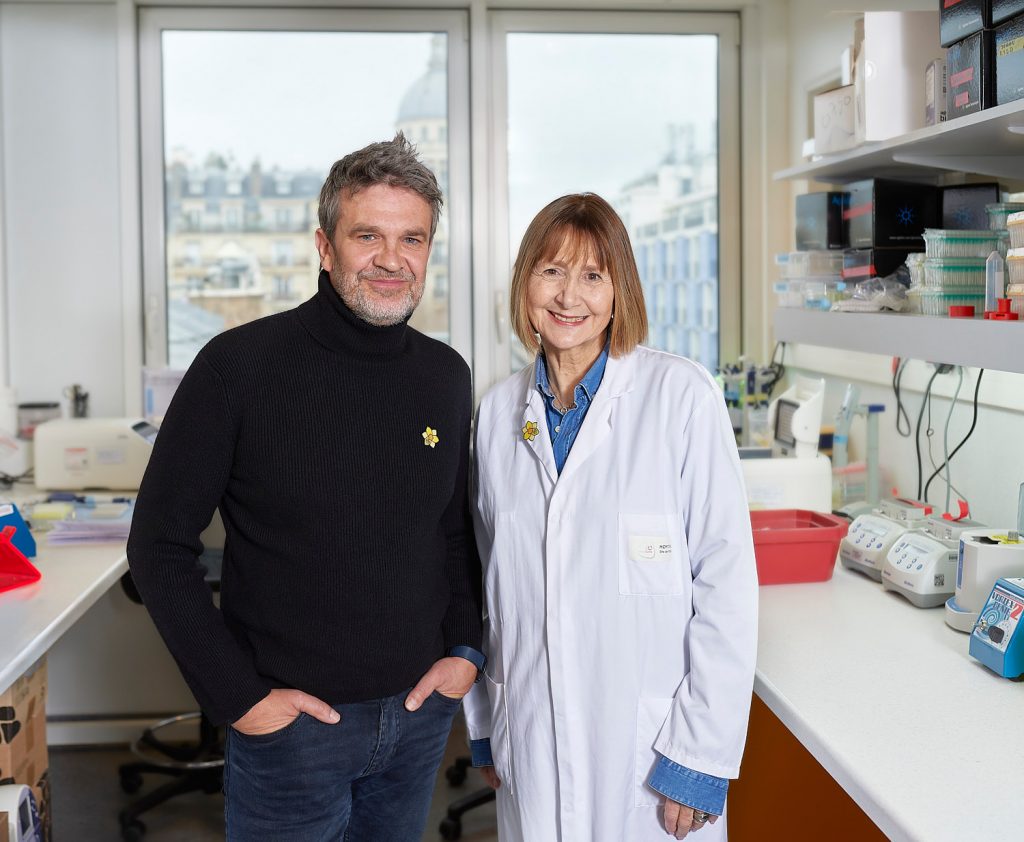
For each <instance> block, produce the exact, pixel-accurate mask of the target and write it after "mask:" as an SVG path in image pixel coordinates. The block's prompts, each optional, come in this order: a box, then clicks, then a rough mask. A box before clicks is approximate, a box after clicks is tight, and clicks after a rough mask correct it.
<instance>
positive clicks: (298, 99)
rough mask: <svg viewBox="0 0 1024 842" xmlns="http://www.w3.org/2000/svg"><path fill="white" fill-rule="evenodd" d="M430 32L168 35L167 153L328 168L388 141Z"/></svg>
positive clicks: (423, 61)
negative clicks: (177, 150)
mask: <svg viewBox="0 0 1024 842" xmlns="http://www.w3.org/2000/svg"><path fill="white" fill-rule="evenodd" d="M430 39H431V35H430V34H429V33H376V32H358V33H346V32H166V33H164V41H163V45H164V54H163V60H164V148H165V149H166V150H167V151H168V152H170V151H171V150H173V149H174V148H175V147H177V146H184V147H186V148H187V149H188V150H189V151H190V152H191V153H192V154H193V155H194V156H195V158H196V160H197V161H198V162H201V161H202V160H203V159H204V158H205V157H206V155H207V153H208V152H211V151H216V152H220V153H222V154H224V153H226V152H232V153H233V154H234V156H235V158H236V160H238V162H239V163H240V164H242V165H243V166H244V167H248V166H249V164H250V163H251V161H252V160H253V158H254V157H259V159H260V161H261V162H262V163H263V165H264V167H265V168H266V167H271V166H273V165H275V164H276V165H278V166H280V167H282V168H284V169H299V168H305V167H311V168H314V169H318V170H322V171H324V172H325V173H326V171H327V169H328V168H329V167H330V165H331V164H333V163H334V162H335V161H336V160H337V159H338V158H340V157H341V156H342V155H345V154H346V153H347V152H351V151H353V150H355V149H359V148H360V147H362V146H365V145H366V144H367V143H371V142H373V141H376V140H383V139H385V138H389V137H391V136H392V135H393V134H394V131H395V118H396V117H397V115H398V106H399V103H400V102H401V99H402V95H403V94H404V93H405V92H406V90H408V88H409V86H410V85H411V84H412V82H413V81H414V80H416V79H418V78H419V77H420V76H422V75H423V73H424V71H425V70H426V67H427V59H428V58H429V56H430Z"/></svg>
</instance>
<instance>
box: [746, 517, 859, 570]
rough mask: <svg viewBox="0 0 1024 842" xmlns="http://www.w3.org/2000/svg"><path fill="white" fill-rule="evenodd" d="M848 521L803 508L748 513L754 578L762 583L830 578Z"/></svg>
mask: <svg viewBox="0 0 1024 842" xmlns="http://www.w3.org/2000/svg"><path fill="white" fill-rule="evenodd" d="M848 526H849V524H848V523H847V522H846V521H845V520H843V519H842V518H839V517H836V516H835V515H827V514H823V513H822V512H812V511H808V510H806V509H763V510H755V511H752V512H751V513H750V528H751V529H752V530H753V532H754V557H755V558H756V559H757V578H758V580H759V582H760V583H761V584H762V585H786V584H793V583H795V582H825V581H828V580H829V579H831V578H832V571H833V570H834V569H835V566H836V556H837V555H838V554H839V542H840V541H842V540H843V536H844V535H845V534H846V529H847V527H848Z"/></svg>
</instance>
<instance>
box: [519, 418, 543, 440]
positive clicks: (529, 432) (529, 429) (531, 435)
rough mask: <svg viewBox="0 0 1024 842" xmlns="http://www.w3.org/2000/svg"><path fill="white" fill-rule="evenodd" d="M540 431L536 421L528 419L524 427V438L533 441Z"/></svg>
mask: <svg viewBox="0 0 1024 842" xmlns="http://www.w3.org/2000/svg"><path fill="white" fill-rule="evenodd" d="M539 431H540V430H539V428H538V427H537V422H536V421H527V422H526V426H525V427H523V438H524V439H526V441H533V440H534V439H535V438H536V437H537V433H538V432H539Z"/></svg>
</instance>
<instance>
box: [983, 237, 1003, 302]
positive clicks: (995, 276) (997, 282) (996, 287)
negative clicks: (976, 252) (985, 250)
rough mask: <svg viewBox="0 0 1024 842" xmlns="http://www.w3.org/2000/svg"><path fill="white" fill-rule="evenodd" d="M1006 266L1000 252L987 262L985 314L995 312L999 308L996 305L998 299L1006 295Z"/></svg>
mask: <svg viewBox="0 0 1024 842" xmlns="http://www.w3.org/2000/svg"><path fill="white" fill-rule="evenodd" d="M1005 266H1006V264H1005V263H1004V262H1003V258H1002V255H1000V254H999V252H997V251H994V252H992V253H991V254H990V255H989V256H988V259H987V260H986V261H985V312H986V313H989V312H994V311H995V310H996V308H997V307H998V304H996V301H997V299H1000V298H1002V297H1003V295H1004V291H1005V289H1006V287H1005V285H1004V283H1003V278H1004V277H1005V275H1004V271H1005Z"/></svg>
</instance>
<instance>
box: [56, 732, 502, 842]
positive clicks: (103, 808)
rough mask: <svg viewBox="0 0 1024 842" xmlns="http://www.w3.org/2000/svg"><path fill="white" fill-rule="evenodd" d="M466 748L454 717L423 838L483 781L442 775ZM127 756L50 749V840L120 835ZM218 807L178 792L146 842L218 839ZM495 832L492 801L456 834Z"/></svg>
mask: <svg viewBox="0 0 1024 842" xmlns="http://www.w3.org/2000/svg"><path fill="white" fill-rule="evenodd" d="M465 752H466V737H465V730H464V726H463V725H462V723H461V720H459V721H457V724H456V726H455V728H454V729H453V730H452V736H451V738H450V739H449V741H448V753H447V755H446V757H445V761H444V763H443V764H442V765H441V772H440V774H439V775H438V782H437V788H436V789H435V790H434V800H433V803H432V804H431V808H430V819H429V820H428V822H427V830H426V833H425V834H424V836H423V842H436V840H439V839H441V835H440V833H439V832H438V826H439V825H440V823H441V820H442V819H443V818H444V817H445V814H446V811H447V808H448V804H449V803H450V802H451V801H454V800H455V799H457V798H459V797H461V796H463V795H466V794H468V793H470V792H473V791H474V790H475V789H478V788H479V787H481V786H483V783H482V781H481V780H480V777H479V775H478V773H477V772H475V771H473V770H470V771H469V777H468V778H467V779H466V782H465V783H464V784H463V785H462V786H459V787H457V788H456V787H452V786H451V785H450V784H449V783H448V781H447V780H446V779H445V777H444V770H445V769H446V768H447V767H448V766H449V765H450V764H451V762H452V761H453V760H454V759H455V757H456V756H458V755H459V754H465ZM131 759H133V758H132V755H131V754H129V753H128V752H127V751H125V750H120V749H110V748H89V749H81V748H68V749H51V751H50V782H51V793H52V800H53V806H52V809H53V837H54V842H117V840H119V839H120V838H121V836H120V830H119V826H118V822H117V814H118V811H120V810H121V809H122V807H124V806H125V805H126V804H128V803H130V802H131V800H132V796H128V795H125V794H124V793H123V792H122V791H121V788H120V784H119V778H118V773H117V769H118V766H119V765H120V764H121V763H125V762H128V761H130V760H131ZM158 785H159V782H157V781H156V780H155V778H154V777H153V776H151V777H150V778H149V782H147V783H146V784H145V785H144V788H143V790H142V792H147V791H148V790H149V788H151V787H156V786H158ZM223 809H224V800H223V798H222V797H221V795H220V794H219V793H218V794H217V795H203V794H201V793H193V794H189V795H184V796H180V797H179V798H176V799H174V800H173V801H172V802H168V803H167V804H166V805H165V806H163V807H160V808H157V809H156V810H154V811H153V812H151V813H147V814H146V816H145V817H144V821H145V824H146V827H147V833H146V835H145V842H216V840H221V839H223V838H224V824H223V822H224V820H223ZM497 838H498V836H497V833H496V831H495V814H494V804H493V803H491V804H486V805H484V806H483V807H479V808H477V809H476V810H473V811H471V812H470V813H467V814H466V816H465V818H464V820H463V823H462V837H461V839H462V840H464V842H496V840H497ZM395 842H413V841H412V840H395Z"/></svg>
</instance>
